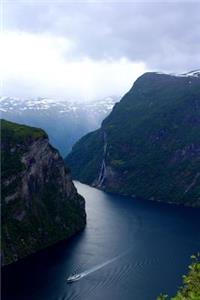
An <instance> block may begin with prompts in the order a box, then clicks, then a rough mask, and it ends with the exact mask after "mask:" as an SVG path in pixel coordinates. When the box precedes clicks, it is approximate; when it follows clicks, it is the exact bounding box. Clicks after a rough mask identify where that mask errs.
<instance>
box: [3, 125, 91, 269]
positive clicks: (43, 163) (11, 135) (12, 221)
mask: <svg viewBox="0 0 200 300" xmlns="http://www.w3.org/2000/svg"><path fill="white" fill-rule="evenodd" d="M1 162H2V169H1V170H2V173H1V175H2V176H1V180H2V189H1V196H2V201H1V221H2V228H1V229H2V230H1V232H2V237H1V257H2V264H9V263H12V262H14V261H16V260H18V259H20V258H22V257H24V256H27V255H29V254H31V253H34V252H36V251H38V250H40V249H42V248H45V247H47V246H49V245H51V244H54V243H56V242H57V241H59V240H62V239H67V238H69V237H70V236H72V235H73V234H75V233H76V232H77V231H79V230H81V229H83V228H84V226H85V222H86V214H85V202H84V199H83V198H82V197H81V196H80V195H79V194H78V193H77V191H76V189H75V187H74V185H73V183H72V181H71V177H70V174H69V172H68V171H67V169H66V168H65V166H64V162H63V160H62V158H61V157H60V155H59V153H58V151H57V150H55V149H54V148H53V147H52V146H51V145H50V144H49V142H48V137H47V135H46V133H45V132H44V131H43V130H41V129H37V128H33V127H28V126H24V125H19V124H16V123H11V122H8V121H5V120H2V121H1Z"/></svg>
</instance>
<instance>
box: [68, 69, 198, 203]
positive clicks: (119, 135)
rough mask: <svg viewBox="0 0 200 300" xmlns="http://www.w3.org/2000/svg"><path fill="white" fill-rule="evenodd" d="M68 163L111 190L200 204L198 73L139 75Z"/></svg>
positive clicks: (77, 174) (86, 179)
mask: <svg viewBox="0 0 200 300" xmlns="http://www.w3.org/2000/svg"><path fill="white" fill-rule="evenodd" d="M66 163H67V164H68V165H69V166H70V168H71V170H72V174H73V177H74V178H76V179H78V180H80V181H82V182H84V183H87V184H90V185H93V186H96V187H98V188H100V189H103V190H106V191H109V192H113V193H119V194H122V195H129V196H133V197H134V196H137V197H142V198H146V199H151V200H157V201H164V202H173V203H181V204H184V205H190V206H200V72H199V71H194V72H190V73H186V74H181V75H177V74H162V73H154V72H148V73H145V74H144V75H142V76H141V77H139V78H138V79H137V80H136V82H135V83H134V85H133V87H132V88H131V89H130V91H129V92H128V93H127V94H126V95H125V96H124V97H123V98H122V99H121V101H120V102H119V103H117V104H116V105H115V106H114V108H113V110H112V112H111V113H110V115H109V116H108V117H107V118H106V119H105V120H104V121H103V123H102V126H101V128H100V129H98V130H96V131H94V132H92V133H89V134H87V135H86V136H84V137H83V138H82V139H80V140H79V141H78V142H77V143H76V144H75V145H74V147H73V148H72V152H71V153H70V154H69V155H68V156H67V158H66Z"/></svg>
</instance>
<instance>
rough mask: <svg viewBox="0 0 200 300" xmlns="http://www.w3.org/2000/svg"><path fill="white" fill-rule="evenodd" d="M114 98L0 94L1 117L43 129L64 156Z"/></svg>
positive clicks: (98, 120) (99, 119)
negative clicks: (77, 99)
mask: <svg viewBox="0 0 200 300" xmlns="http://www.w3.org/2000/svg"><path fill="white" fill-rule="evenodd" d="M118 100H119V99H118V98H117V97H107V98H105V99H102V100H98V101H97V100H96V101H92V102H75V101H61V100H53V99H47V98H36V99H18V98H12V97H0V111H1V117H2V118H3V119H7V120H9V121H13V122H17V123H21V124H26V125H30V126H35V127H40V128H42V129H44V130H45V131H46V132H47V134H48V135H49V139H50V142H51V143H52V145H53V146H55V147H56V148H57V149H58V150H59V151H60V153H61V155H63V156H65V155H67V154H68V152H69V151H70V150H71V147H72V145H73V144H74V143H75V142H76V141H77V140H78V139H79V138H81V137H82V136H83V135H84V134H86V133H88V132H89V131H92V130H95V129H97V128H98V127H100V125H101V122H102V120H103V119H104V118H105V117H106V116H107V115H108V114H109V113H110V111H111V110H112V108H113V105H114V104H115V103H116V102H117V101H118Z"/></svg>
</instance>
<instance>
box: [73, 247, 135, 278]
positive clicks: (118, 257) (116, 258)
mask: <svg viewBox="0 0 200 300" xmlns="http://www.w3.org/2000/svg"><path fill="white" fill-rule="evenodd" d="M130 251H131V250H128V251H125V252H123V253H122V254H120V255H117V256H115V257H114V258H112V259H109V260H107V261H106V262H104V263H101V264H99V265H97V266H94V267H93V268H91V269H89V270H86V271H84V272H81V273H77V274H75V275H74V276H77V279H76V281H77V280H80V279H81V278H83V277H86V276H88V275H89V274H91V273H93V272H96V271H98V270H100V269H102V268H104V267H105V266H107V265H109V264H111V263H113V262H114V261H116V260H118V259H120V258H121V257H123V256H124V255H126V254H127V253H128V252H130Z"/></svg>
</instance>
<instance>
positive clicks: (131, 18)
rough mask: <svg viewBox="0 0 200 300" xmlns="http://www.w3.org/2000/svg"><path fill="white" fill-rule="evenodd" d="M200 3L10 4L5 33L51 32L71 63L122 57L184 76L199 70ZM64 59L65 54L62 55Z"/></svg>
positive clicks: (6, 10) (49, 2)
mask: <svg viewBox="0 0 200 300" xmlns="http://www.w3.org/2000/svg"><path fill="white" fill-rule="evenodd" d="M199 16H200V3H198V2H192V1H189V2H188V1H184V2H183V1H179V2H175V3H174V2H173V3H172V2H171V1H167V2H162V3H161V2H159V1H158V2H152V3H151V2H150V1H146V2H143V3H139V2H133V3H130V2H124V3H122V2H117V1H113V3H112V1H110V3H106V2H105V1H104V2H102V3H101V2H100V1H99V2H96V3H95V2H88V3H86V2H85V3H84V2H74V3H70V2H67V1H64V2H63V1H60V2H59V1H58V2H51V1H40V2H39V1H38V2H37V1H34V2H33V1H25V2H23V1H21V2H20V1H15V2H13V1H10V2H6V3H5V4H4V27H5V29H6V28H8V29H15V30H16V29H19V30H24V31H30V32H40V33H41V32H45V33H46V32H48V33H49V32H50V33H53V34H57V35H61V36H64V37H66V38H69V39H71V40H72V41H74V43H75V49H73V53H71V57H72V58H77V57H82V56H88V57H91V58H93V59H95V60H101V59H107V60H109V59H110V60H117V59H120V58H121V57H126V58H128V59H130V60H131V61H133V62H134V61H135V62H144V63H145V64H146V65H147V68H148V69H154V70H163V71H187V70H190V69H195V68H198V67H199V66H200V55H199V53H200V17H199ZM67 55H69V54H67Z"/></svg>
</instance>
